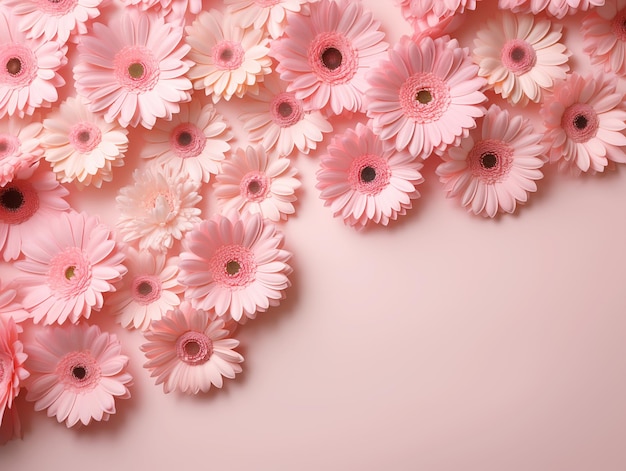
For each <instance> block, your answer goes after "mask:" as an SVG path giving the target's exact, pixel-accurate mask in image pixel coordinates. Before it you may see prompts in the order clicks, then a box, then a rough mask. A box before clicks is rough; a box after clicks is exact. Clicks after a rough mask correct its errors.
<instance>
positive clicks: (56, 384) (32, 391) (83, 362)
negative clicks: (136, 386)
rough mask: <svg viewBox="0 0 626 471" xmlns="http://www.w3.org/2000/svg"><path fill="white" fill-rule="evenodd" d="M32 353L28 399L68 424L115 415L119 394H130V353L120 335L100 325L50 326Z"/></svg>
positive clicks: (30, 347) (28, 348) (121, 396)
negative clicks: (106, 330) (120, 339)
mask: <svg viewBox="0 0 626 471" xmlns="http://www.w3.org/2000/svg"><path fill="white" fill-rule="evenodd" d="M26 352H27V353H28V360H27V362H26V366H27V367H28V369H29V371H30V373H31V377H30V378H29V381H28V383H27V385H26V386H27V390H28V393H27V394H26V400H27V401H31V402H34V403H35V410H36V411H40V410H44V409H46V412H47V415H48V417H56V419H57V421H58V422H59V423H61V422H65V424H66V425H67V427H73V426H74V425H76V424H77V423H78V422H80V423H82V424H83V425H89V423H90V422H91V421H92V420H95V421H102V420H103V421H106V420H109V417H110V416H111V415H112V414H115V399H116V398H117V399H128V398H129V397H130V391H129V390H128V387H129V386H131V384H132V380H133V378H132V376H131V375H130V374H129V373H128V372H126V368H127V366H128V357H127V356H126V355H122V346H121V344H120V341H119V340H118V339H117V337H116V336H115V335H114V334H109V333H107V332H101V331H100V328H99V327H98V326H97V325H92V326H89V325H87V324H84V323H82V324H78V325H64V326H62V327H53V328H49V329H45V330H43V331H42V332H39V333H38V335H37V336H36V338H35V341H34V342H33V343H32V344H28V345H27V346H26Z"/></svg>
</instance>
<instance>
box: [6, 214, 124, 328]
mask: <svg viewBox="0 0 626 471" xmlns="http://www.w3.org/2000/svg"><path fill="white" fill-rule="evenodd" d="M22 252H23V253H24V256H25V260H18V261H17V262H15V267H16V268H18V269H19V270H21V271H22V272H23V275H22V276H20V277H18V281H19V282H20V283H21V290H20V293H21V294H22V296H23V297H22V299H21V301H22V305H23V306H24V308H25V309H26V310H27V311H28V312H29V313H30V317H31V318H32V319H33V322H35V323H39V322H42V321H43V323H44V324H52V323H54V322H57V323H59V324H63V323H64V322H66V321H68V322H71V323H73V324H75V323H77V322H78V321H79V320H81V319H82V318H85V319H87V318H89V316H90V315H91V312H92V311H99V310H100V309H102V306H103V297H102V294H103V293H106V292H110V291H115V287H114V283H116V282H118V281H119V280H121V279H122V276H123V275H124V274H125V273H126V267H124V265H122V262H123V261H124V253H123V252H121V251H120V250H119V248H118V246H117V244H116V243H115V240H114V239H113V233H112V231H111V230H110V229H109V228H108V227H107V226H106V225H104V224H101V223H100V222H99V220H98V218H97V217H96V216H88V215H87V214H85V213H76V212H69V213H60V214H59V215H58V216H57V217H56V218H54V219H52V218H48V220H47V221H46V222H45V223H44V224H41V225H40V227H39V228H38V230H37V234H35V235H33V236H32V237H31V238H30V239H29V244H27V245H26V244H25V245H23V246H22Z"/></svg>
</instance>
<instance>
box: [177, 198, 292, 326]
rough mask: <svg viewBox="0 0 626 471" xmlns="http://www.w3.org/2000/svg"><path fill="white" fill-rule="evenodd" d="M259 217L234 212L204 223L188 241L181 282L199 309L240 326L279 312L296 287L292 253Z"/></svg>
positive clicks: (188, 297)
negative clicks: (273, 309)
mask: <svg viewBox="0 0 626 471" xmlns="http://www.w3.org/2000/svg"><path fill="white" fill-rule="evenodd" d="M282 243H283V235H282V234H281V233H280V232H278V231H277V230H276V227H275V226H274V225H273V224H272V223H269V222H264V221H263V217H262V216H261V215H260V214H258V213H257V214H250V213H246V214H243V215H241V216H240V215H239V214H238V213H236V212H234V211H233V212H229V213H228V214H226V215H215V216H214V217H213V218H211V219H209V220H204V221H202V222H201V223H200V224H199V225H198V226H196V227H195V228H194V229H193V230H192V231H191V232H189V233H188V234H187V235H186V236H185V238H184V239H183V247H184V251H183V252H182V253H181V255H180V263H179V266H180V275H179V276H178V281H179V283H181V284H182V285H183V286H185V288H186V289H185V298H186V299H188V300H190V301H191V303H192V305H193V307H195V308H196V309H203V310H211V309H214V310H215V312H216V313H217V315H219V316H224V315H228V314H229V315H230V317H232V319H234V320H235V321H237V322H239V321H241V319H242V317H243V316H245V317H247V318H250V319H253V318H254V317H256V314H257V312H264V311H266V310H267V309H268V308H269V307H270V306H277V305H278V304H279V303H280V301H281V300H282V299H283V298H284V296H285V293H284V291H285V290H286V289H287V288H288V287H289V286H290V285H291V283H290V281H289V278H288V276H289V274H290V273H291V271H292V270H291V267H290V266H289V265H288V264H287V261H288V260H289V258H290V257H291V253H290V252H288V251H286V250H284V249H282V248H281V245H282Z"/></svg>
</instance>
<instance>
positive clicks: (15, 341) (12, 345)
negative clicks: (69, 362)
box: [0, 295, 30, 423]
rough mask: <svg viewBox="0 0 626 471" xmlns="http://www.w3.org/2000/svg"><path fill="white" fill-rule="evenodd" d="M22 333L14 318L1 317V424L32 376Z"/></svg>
mask: <svg viewBox="0 0 626 471" xmlns="http://www.w3.org/2000/svg"><path fill="white" fill-rule="evenodd" d="M0 296H1V295H0ZM21 332H22V328H21V327H20V326H18V325H16V324H15V321H14V320H13V318H11V317H9V318H6V319H5V318H3V317H2V316H0V423H1V422H3V419H4V417H5V412H7V411H8V410H10V409H12V408H13V399H15V398H16V397H17V395H18V394H19V392H20V388H21V387H22V385H23V382H24V380H25V379H26V378H28V376H29V375H30V373H29V372H28V371H27V370H26V369H25V368H24V362H25V361H26V358H27V355H26V354H25V353H24V345H23V344H22V341H21V340H20V339H19V336H18V334H20V333H21Z"/></svg>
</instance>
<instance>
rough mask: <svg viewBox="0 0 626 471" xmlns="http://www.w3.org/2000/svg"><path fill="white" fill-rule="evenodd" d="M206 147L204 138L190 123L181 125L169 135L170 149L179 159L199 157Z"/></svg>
mask: <svg viewBox="0 0 626 471" xmlns="http://www.w3.org/2000/svg"><path fill="white" fill-rule="evenodd" d="M205 146H206V136H205V135H204V133H203V132H202V130H201V129H200V128H199V127H198V126H196V125H195V124H192V123H181V124H179V125H178V126H176V127H175V128H174V130H173V131H172V134H171V135H170V147H171V149H172V151H173V152H174V153H175V154H176V155H177V156H178V157H180V158H181V159H187V158H189V157H197V156H199V155H200V154H201V153H202V151H203V150H204V148H205Z"/></svg>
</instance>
